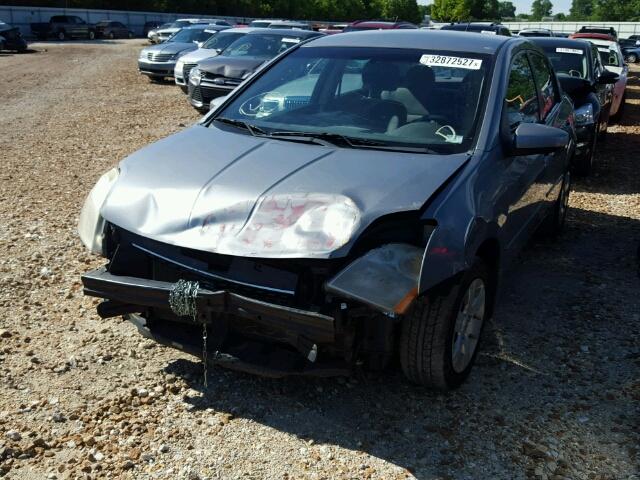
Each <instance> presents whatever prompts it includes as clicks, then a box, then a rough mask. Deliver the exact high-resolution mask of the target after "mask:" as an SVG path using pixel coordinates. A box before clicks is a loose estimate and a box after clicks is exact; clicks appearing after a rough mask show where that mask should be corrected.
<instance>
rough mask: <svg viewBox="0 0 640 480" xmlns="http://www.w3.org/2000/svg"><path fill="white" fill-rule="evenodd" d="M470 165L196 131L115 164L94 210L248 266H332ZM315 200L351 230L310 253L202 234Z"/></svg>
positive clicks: (451, 158) (460, 157)
mask: <svg viewBox="0 0 640 480" xmlns="http://www.w3.org/2000/svg"><path fill="white" fill-rule="evenodd" d="M467 158H468V156H467V155H466V154H456V155H424V154H413V153H398V152H384V151H377V150H362V149H348V148H337V147H335V148H334V147H326V146H322V145H309V144H301V143H295V142H287V141H282V140H273V139H265V138H260V137H251V136H249V135H245V134H242V133H232V132H229V131H223V130H221V129H218V128H216V127H212V128H207V127H204V126H201V125H197V126H194V127H191V128H188V129H186V130H184V131H182V132H180V133H177V134H174V135H172V136H170V137H167V138H165V139H163V140H160V141H158V142H156V143H153V144H151V145H148V146H147V147H145V148H143V149H142V150H139V151H138V152H136V153H134V154H133V155H131V156H130V157H128V158H126V159H125V160H123V161H122V162H121V164H120V176H119V178H118V180H117V181H116V183H115V184H114V185H113V187H112V189H111V191H110V193H109V195H108V197H107V200H106V201H105V202H104V204H103V206H102V210H101V214H102V216H103V217H104V218H105V219H106V220H107V221H109V222H111V223H113V224H115V225H118V226H119V227H122V228H124V229H125V230H128V231H130V232H133V233H136V234H139V235H142V236H145V237H147V238H151V239H154V240H157V241H160V242H164V243H168V244H172V245H177V246H181V247H186V248H192V249H197V250H203V251H211V252H216V253H224V254H229V255H241V256H249V257H250V256H253V257H271V258H286V257H307V258H310V257H315V258H329V257H340V256H344V255H346V254H347V252H348V251H349V249H350V247H351V246H352V244H353V242H354V241H355V239H356V238H357V237H358V235H359V234H360V233H362V231H364V229H365V228H366V227H367V226H368V225H369V224H371V222H373V221H374V220H376V219H377V218H379V217H380V216H382V215H385V214H390V213H394V212H401V211H409V210H417V209H419V208H420V207H421V206H422V205H423V204H424V203H425V202H426V201H427V200H428V199H429V197H430V196H431V195H432V194H433V193H434V192H435V191H436V190H437V189H438V188H439V187H440V186H441V185H442V184H443V183H444V182H446V180H447V179H448V178H449V177H450V176H451V175H452V174H453V173H454V172H455V171H456V170H457V169H458V168H459V167H460V166H462V165H463V164H464V163H465V162H466V160H467ZM306 194H310V195H315V194H318V195H321V196H324V197H332V198H344V197H348V199H351V201H352V204H355V206H356V207H357V209H358V210H359V221H358V225H357V227H354V230H353V233H352V235H351V236H350V238H349V240H348V242H347V243H345V244H344V245H341V246H339V248H337V249H335V250H331V251H326V252H323V253H320V254H318V253H317V252H316V253H314V252H309V254H304V253H303V254H299V253H298V254H296V255H290V254H288V253H286V252H285V251H284V250H281V249H279V248H278V246H277V245H276V246H275V247H274V248H271V249H268V251H265V250H264V249H260V248H256V249H254V250H247V248H245V247H246V245H245V246H243V248H238V249H234V248H231V249H230V248H225V249H223V250H221V249H220V248H217V247H216V246H215V245H213V243H212V241H211V238H212V237H210V236H209V235H211V234H212V233H211V232H213V234H215V235H217V236H221V235H222V236H224V235H227V236H230V235H232V232H225V226H226V225H230V224H232V223H235V224H237V225H246V224H247V222H248V219H249V218H250V216H251V215H252V213H253V211H254V209H255V208H256V205H258V204H259V203H260V202H261V201H265V199H269V198H276V197H280V198H282V197H286V196H296V195H298V196H300V195H306Z"/></svg>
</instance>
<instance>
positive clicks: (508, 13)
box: [498, 2, 516, 18]
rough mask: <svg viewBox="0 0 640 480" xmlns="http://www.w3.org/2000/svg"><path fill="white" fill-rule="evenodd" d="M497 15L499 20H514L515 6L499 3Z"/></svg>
mask: <svg viewBox="0 0 640 480" xmlns="http://www.w3.org/2000/svg"><path fill="white" fill-rule="evenodd" d="M498 15H499V17H500V18H515V16H516V6H515V5H514V4H513V3H512V2H500V10H499V13H498Z"/></svg>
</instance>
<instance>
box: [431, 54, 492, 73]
mask: <svg viewBox="0 0 640 480" xmlns="http://www.w3.org/2000/svg"><path fill="white" fill-rule="evenodd" d="M420 63H421V64H423V65H427V66H429V67H451V68H466V69H467V70H480V67H481V66H482V60H480V59H479V58H465V57H450V56H448V55H422V57H420Z"/></svg>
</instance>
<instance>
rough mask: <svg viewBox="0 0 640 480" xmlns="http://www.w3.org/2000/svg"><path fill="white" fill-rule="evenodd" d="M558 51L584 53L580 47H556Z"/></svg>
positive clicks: (575, 53)
mask: <svg viewBox="0 0 640 480" xmlns="http://www.w3.org/2000/svg"><path fill="white" fill-rule="evenodd" d="M556 53H573V54H574V55H582V50H580V49H579V48H564V47H558V48H556Z"/></svg>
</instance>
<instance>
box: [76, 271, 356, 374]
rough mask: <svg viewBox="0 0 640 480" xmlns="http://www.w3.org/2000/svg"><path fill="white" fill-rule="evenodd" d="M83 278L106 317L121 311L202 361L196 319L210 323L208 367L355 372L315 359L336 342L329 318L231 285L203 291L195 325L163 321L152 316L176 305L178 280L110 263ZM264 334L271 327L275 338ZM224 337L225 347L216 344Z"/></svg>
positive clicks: (146, 332)
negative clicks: (119, 269)
mask: <svg viewBox="0 0 640 480" xmlns="http://www.w3.org/2000/svg"><path fill="white" fill-rule="evenodd" d="M82 283H83V286H84V293H85V295H88V296H93V297H98V298H102V299H104V300H105V301H103V302H102V303H101V304H99V305H98V309H97V310H98V314H99V315H100V316H101V317H103V318H108V317H113V316H120V315H123V316H124V317H125V318H126V319H127V320H129V321H130V322H131V323H133V324H134V325H135V326H136V327H137V328H138V330H139V332H140V333H141V334H142V335H143V336H145V337H147V338H150V339H152V340H155V341H156V342H158V343H160V344H163V345H166V346H170V347H173V348H176V349H178V350H181V351H183V352H185V353H188V354H191V355H194V356H197V357H199V358H201V359H202V358H203V352H202V342H201V337H200V335H199V332H200V331H201V329H202V323H197V322H205V323H206V324H207V328H208V329H209V335H210V337H211V339H210V342H211V344H212V345H213V348H212V351H211V352H210V353H209V355H207V362H208V363H210V364H214V365H220V366H223V367H226V368H230V369H233V370H238V371H243V372H247V373H252V374H257V375H262V376H267V377H273V378H278V377H284V376H290V375H311V376H335V375H346V374H348V372H349V368H348V367H347V365H346V364H345V362H344V361H335V360H332V359H329V360H325V361H322V362H316V356H317V354H318V344H324V345H327V344H329V345H331V344H333V343H335V341H336V331H335V321H334V318H332V317H330V316H327V315H322V314H319V313H316V312H310V311H306V310H300V309H295V308H289V307H284V306H281V305H275V304H271V303H268V302H264V301H260V300H256V299H252V298H248V297H245V296H242V295H238V294H236V293H231V292H228V291H226V290H218V291H212V290H207V289H198V293H197V297H196V299H195V302H196V305H197V311H198V317H199V318H198V319H196V321H195V322H194V320H193V319H188V318H182V319H179V320H178V319H176V321H166V320H161V321H158V319H157V318H154V317H157V316H158V315H157V314H158V312H160V311H162V310H164V311H165V312H166V311H167V309H170V307H169V295H170V293H171V291H172V289H173V288H174V285H175V283H172V282H164V281H157V280H148V279H143V278H138V277H130V276H124V275H114V274H111V273H109V272H108V271H107V270H106V269H105V268H100V269H97V270H93V271H91V272H87V273H85V274H84V275H82ZM149 312H153V313H152V314H151V315H149ZM154 314H155V315H154ZM165 316H166V313H165ZM244 322H248V323H244ZM236 329H239V330H238V331H242V332H243V335H246V333H247V332H249V333H250V337H251V335H253V336H254V337H255V338H249V339H247V338H245V337H243V338H242V340H240V341H237V339H236V341H234V340H233V334H230V332H232V331H234V330H236ZM260 332H268V333H269V334H270V337H271V338H270V340H269V339H268V338H265V337H263V336H261V335H260ZM256 335H257V336H256ZM265 341H266V343H265ZM223 342H224V348H218V347H221V346H222V345H223ZM265 345H268V347H265Z"/></svg>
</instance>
